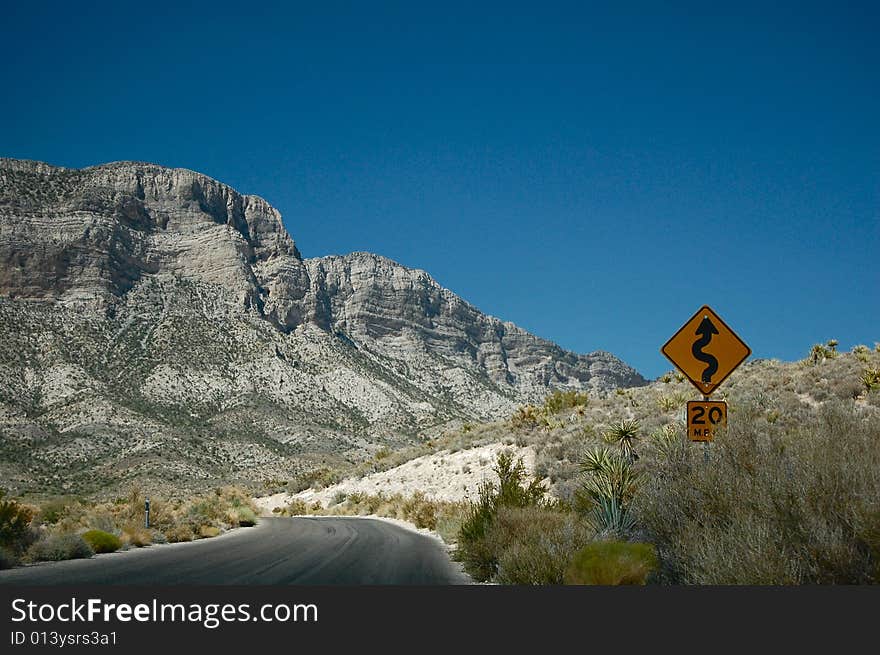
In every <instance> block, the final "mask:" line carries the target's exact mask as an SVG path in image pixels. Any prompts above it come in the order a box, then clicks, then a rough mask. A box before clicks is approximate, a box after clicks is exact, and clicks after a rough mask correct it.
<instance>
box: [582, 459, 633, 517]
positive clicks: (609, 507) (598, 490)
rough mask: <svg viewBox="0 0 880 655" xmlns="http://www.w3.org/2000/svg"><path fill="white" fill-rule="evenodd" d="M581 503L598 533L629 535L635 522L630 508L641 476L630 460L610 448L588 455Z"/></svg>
mask: <svg viewBox="0 0 880 655" xmlns="http://www.w3.org/2000/svg"><path fill="white" fill-rule="evenodd" d="M581 474H582V480H581V485H580V488H579V489H578V491H577V501H578V505H579V506H580V508H581V511H583V512H585V513H586V514H587V516H588V518H589V519H590V522H591V523H593V525H594V528H595V529H596V531H597V532H604V533H610V534H625V533H626V532H628V531H630V530H632V528H633V527H634V525H635V522H634V520H633V518H632V516H631V514H630V512H629V505H630V502H631V501H632V498H633V496H634V495H635V493H636V491H637V490H638V483H639V474H638V473H637V472H636V471H634V470H633V468H632V466H631V464H630V463H629V461H627V460H626V459H624V458H623V456H621V455H620V454H618V453H616V452H613V451H611V450H609V449H608V448H597V449H595V450H591V451H588V452H587V453H585V454H584V458H583V461H582V462H581Z"/></svg>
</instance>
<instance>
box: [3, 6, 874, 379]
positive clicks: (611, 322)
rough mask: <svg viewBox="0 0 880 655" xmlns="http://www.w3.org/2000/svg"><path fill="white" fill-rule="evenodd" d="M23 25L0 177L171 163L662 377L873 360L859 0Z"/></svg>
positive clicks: (870, 30)
mask: <svg viewBox="0 0 880 655" xmlns="http://www.w3.org/2000/svg"><path fill="white" fill-rule="evenodd" d="M186 4H187V3H179V4H178V3H161V2H154V3H147V4H145V3H120V2H112V3H106V4H105V3H72V2H64V3H57V4H53V3H51V2H40V3H27V2H22V3H15V4H7V5H6V6H5V8H4V18H3V21H2V24H0V55H2V64H0V66H2V67H0V76H2V77H0V81H2V89H3V96H2V101H0V155H2V156H10V157H22V158H29V159H39V160H43V161H48V162H50V163H53V164H58V165H65V166H76V167H80V166H88V165H93V164H98V163H103V162H107V161H115V160H122V159H129V160H142V161H151V162H157V163H160V164H164V165H167V166H181V167H185V168H191V169H195V170H198V171H201V172H203V173H206V174H208V175H210V176H212V177H215V178H217V179H219V180H221V181H223V182H225V183H228V184H230V185H232V186H233V187H235V188H236V189H238V190H239V191H241V192H243V193H253V194H257V195H260V196H263V197H264V198H266V199H267V200H269V201H270V202H271V203H272V204H273V205H274V206H276V207H277V208H278V209H279V210H280V211H281V212H282V213H283V215H284V221H285V224H286V226H287V228H288V230H289V231H290V232H291V234H292V235H293V237H294V239H295V240H296V242H297V245H298V246H299V248H300V250H301V251H302V253H303V255H304V256H306V257H315V256H320V255H325V254H331V253H346V252H350V251H354V250H368V251H372V252H376V253H380V254H382V255H385V256H388V257H391V258H392V259H396V260H397V261H400V262H401V263H403V264H406V265H408V266H412V267H417V268H423V269H425V270H427V271H428V272H429V273H431V275H433V276H434V277H435V278H436V279H437V280H438V282H440V284H442V285H443V286H445V287H447V288H449V289H452V290H453V291H455V292H456V293H458V294H460V295H461V296H463V297H464V298H465V299H466V300H468V301H470V302H472V303H473V304H475V305H476V306H477V307H479V308H480V309H481V310H483V311H485V312H487V313H490V314H493V315H495V316H499V317H501V318H503V319H505V320H511V321H514V322H515V323H518V324H519V325H521V326H523V327H525V328H526V329H529V330H531V331H532V332H534V333H536V334H538V335H540V336H543V337H546V338H548V339H552V340H554V341H556V342H558V343H560V344H561V345H562V346H564V347H566V348H569V349H572V350H575V351H579V352H588V351H591V350H596V349H604V350H609V351H611V352H613V353H615V354H617V355H618V356H620V357H622V358H623V359H624V360H625V361H627V362H628V363H630V364H632V365H633V366H635V367H636V368H638V369H639V370H640V371H641V372H642V373H643V374H645V375H646V376H649V377H655V376H657V375H659V374H661V373H662V372H663V371H666V370H670V369H671V368H672V367H671V365H670V364H668V362H667V361H666V360H665V359H664V358H663V356H662V355H660V353H659V348H660V346H661V345H662V344H663V343H664V342H665V341H666V339H667V338H668V337H669V336H671V335H672V334H673V332H675V330H676V329H677V328H678V327H679V326H680V325H681V324H682V323H683V322H684V321H685V320H686V319H687V318H689V317H690V315H691V314H692V313H693V312H694V311H696V309H697V308H699V306H700V305H701V304H703V303H707V304H709V305H711V306H712V307H713V308H715V309H716V311H718V312H719V313H720V314H721V316H722V317H723V318H724V319H725V320H726V321H727V323H728V324H729V325H730V326H731V327H733V328H734V329H735V330H736V331H737V332H738V333H739V334H740V336H741V337H743V339H744V340H745V341H746V342H747V343H748V344H749V345H750V346H751V347H752V350H753V352H754V355H753V356H755V357H777V358H780V359H785V360H792V359H799V358H802V357H804V356H805V355H806V353H807V351H808V350H809V348H810V346H811V345H812V344H813V343H817V342H820V341H825V340H827V339H830V338H837V339H838V340H839V341H840V343H841V348H844V349H849V348H850V347H851V346H852V345H854V344H857V343H866V344H867V345H871V346H872V345H873V344H874V342H875V341H880V128H878V120H880V39H878V37H877V34H878V33H880V5H878V3H876V2H865V3H861V4H860V3H849V2H839V1H837V2H827V3H823V4H814V3H809V2H791V3H787V2H785V3H776V2H773V3H769V2H760V3H755V4H748V3H741V2H737V3H730V4H729V5H728V6H727V7H726V8H723V9H719V8H717V7H713V8H709V7H707V5H715V4H718V3H704V2H687V3H685V2H657V3H639V2H633V3H618V2H608V3H589V2H578V3H555V2H539V3H530V4H522V5H519V4H516V3H510V2H507V3H499V4H497V5H492V4H487V3H473V2H466V3H461V4H456V3H452V2H443V3H433V6H429V5H428V3H420V2H399V3H385V2H373V3H366V2H360V3H353V2H352V3H336V2H308V3H305V2H302V3H298V2H291V3H279V4H277V5H273V4H271V3H263V2H253V3H237V4H238V5H239V6H238V8H231V7H230V8H225V7H224V6H223V4H222V3H220V2H212V3H205V4H204V5H202V6H199V7H193V8H191V7H189V6H183V5H186Z"/></svg>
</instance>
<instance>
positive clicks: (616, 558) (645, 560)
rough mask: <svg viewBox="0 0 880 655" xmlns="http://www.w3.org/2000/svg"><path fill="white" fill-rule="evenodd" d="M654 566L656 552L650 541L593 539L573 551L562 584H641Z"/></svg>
mask: <svg viewBox="0 0 880 655" xmlns="http://www.w3.org/2000/svg"><path fill="white" fill-rule="evenodd" d="M657 566H658V559H657V551H656V549H655V548H654V546H653V545H651V544H642V543H628V542H625V541H597V542H594V543H591V544H589V545H587V546H585V547H584V548H582V549H581V550H579V551H577V552H576V553H575V554H574V556H573V557H572V558H571V564H570V565H569V566H568V569H567V570H566V572H565V583H566V584H576V585H643V584H645V582H646V580H647V579H648V576H649V575H650V574H651V573H652V572H654V571H655V570H656V569H657Z"/></svg>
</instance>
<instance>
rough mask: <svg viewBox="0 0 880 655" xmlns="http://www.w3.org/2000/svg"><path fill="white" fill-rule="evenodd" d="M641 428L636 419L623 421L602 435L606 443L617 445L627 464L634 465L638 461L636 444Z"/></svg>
mask: <svg viewBox="0 0 880 655" xmlns="http://www.w3.org/2000/svg"><path fill="white" fill-rule="evenodd" d="M640 428H641V426H640V424H639V422H638V421H637V420H636V419H623V420H622V421H620V422H619V423H617V424H616V425H614V426H612V427H611V428H609V429H608V430H606V431H605V433H604V434H603V435H602V439H603V440H604V441H605V443H610V444H615V445H616V446H617V447H618V448H620V452H621V453H622V454H623V457H624V458H625V459H626V461H627V462H629V463H630V464H632V463H633V462H634V461H636V460H637V459H638V455H636V450H635V443H636V441H637V440H638V438H639V430H640Z"/></svg>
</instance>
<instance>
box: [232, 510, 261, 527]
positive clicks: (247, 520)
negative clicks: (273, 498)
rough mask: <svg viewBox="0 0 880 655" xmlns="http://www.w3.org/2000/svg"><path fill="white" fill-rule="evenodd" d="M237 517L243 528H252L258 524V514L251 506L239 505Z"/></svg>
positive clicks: (237, 521) (239, 524)
mask: <svg viewBox="0 0 880 655" xmlns="http://www.w3.org/2000/svg"><path fill="white" fill-rule="evenodd" d="M236 519H237V520H236V523H237V524H238V526H239V527H241V528H250V527H253V526H254V525H256V524H257V515H256V513H254V511H253V510H252V509H251V508H250V507H239V508H238V509H237V510H236Z"/></svg>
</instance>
